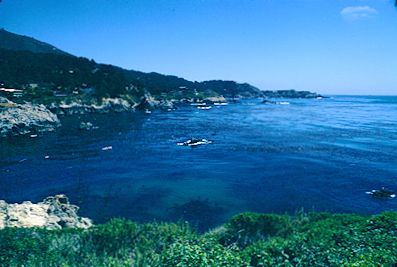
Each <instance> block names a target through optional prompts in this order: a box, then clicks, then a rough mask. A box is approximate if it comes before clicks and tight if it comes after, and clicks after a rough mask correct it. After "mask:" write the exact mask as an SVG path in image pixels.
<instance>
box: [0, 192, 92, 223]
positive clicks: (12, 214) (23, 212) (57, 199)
mask: <svg viewBox="0 0 397 267" xmlns="http://www.w3.org/2000/svg"><path fill="white" fill-rule="evenodd" d="M78 210H79V207H77V206H75V205H72V204H70V203H69V199H68V198H67V197H66V196H65V195H55V196H51V197H47V198H45V199H44V200H43V201H42V202H38V203H32V202H30V201H25V202H22V203H20V204H18V203H14V204H8V203H7V202H5V201H4V200H0V229H3V228H6V227H26V228H29V227H41V228H46V229H51V230H54V229H62V228H83V229H87V228H89V227H91V226H92V225H93V224H92V221H91V220H90V219H88V218H84V217H79V216H78V215H77V212H78Z"/></svg>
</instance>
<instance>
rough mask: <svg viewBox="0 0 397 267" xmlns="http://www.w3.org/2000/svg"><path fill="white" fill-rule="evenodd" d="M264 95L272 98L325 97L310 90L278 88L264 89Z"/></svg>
mask: <svg viewBox="0 0 397 267" xmlns="http://www.w3.org/2000/svg"><path fill="white" fill-rule="evenodd" d="M262 94H263V96H265V97H270V98H323V97H324V96H322V95H319V94H317V93H313V92H309V91H296V90H278V91H263V92H262Z"/></svg>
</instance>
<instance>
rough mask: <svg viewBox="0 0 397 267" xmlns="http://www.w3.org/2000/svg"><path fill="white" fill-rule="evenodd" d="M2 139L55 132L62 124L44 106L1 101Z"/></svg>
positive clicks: (0, 125)
mask: <svg viewBox="0 0 397 267" xmlns="http://www.w3.org/2000/svg"><path fill="white" fill-rule="evenodd" d="M0 103H1V104H0V137H7V136H16V135H25V134H30V133H37V132H45V131H54V130H55V128H57V127H59V126H60V125H61V124H60V122H59V119H58V117H57V116H56V115H55V114H53V113H52V112H51V111H49V110H48V109H47V108H46V107H45V106H44V105H34V104H30V103H26V104H16V103H13V102H11V101H9V100H7V99H5V98H1V99H0Z"/></svg>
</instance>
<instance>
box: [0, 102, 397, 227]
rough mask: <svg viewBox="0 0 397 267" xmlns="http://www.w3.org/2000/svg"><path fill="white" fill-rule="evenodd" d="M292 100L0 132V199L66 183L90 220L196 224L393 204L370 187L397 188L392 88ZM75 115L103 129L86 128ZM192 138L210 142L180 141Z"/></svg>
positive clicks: (64, 188)
mask: <svg viewBox="0 0 397 267" xmlns="http://www.w3.org/2000/svg"><path fill="white" fill-rule="evenodd" d="M288 101H289V102H290V104H289V105H268V104H261V102H260V101H259V100H246V101H243V102H241V103H237V104H230V105H228V106H216V107H213V108H212V109H211V110H198V109H196V108H195V107H192V106H184V107H180V108H179V109H178V110H176V111H172V112H161V111H155V112H153V113H151V114H145V113H139V112H138V113H125V114H102V115H99V114H96V115H84V116H80V117H78V116H74V117H64V118H62V123H63V127H62V128H61V129H59V131H57V132H55V133H47V134H44V135H42V136H39V137H38V138H26V137H18V138H12V139H9V140H2V141H0V142H1V143H0V145H1V150H0V199H5V200H7V201H9V202H20V201H23V200H32V201H39V200H41V199H43V198H44V197H46V196H48V195H54V194H58V193H65V194H67V195H68V196H69V198H70V200H71V202H73V203H76V204H77V205H79V206H80V207H81V210H80V213H81V214H82V215H84V216H88V217H91V218H93V219H94V220H95V221H96V222H104V221H106V220H108V219H109V218H111V217H127V218H131V219H134V220H137V221H152V220H166V221H176V220H189V221H191V222H192V223H194V224H197V225H198V227H199V228H200V229H205V228H208V227H213V226H215V225H217V224H220V223H222V222H224V221H225V220H227V218H229V217H230V216H232V215H234V214H236V213H239V212H242V211H256V212H275V213H286V212H288V213H294V212H295V211H296V210H298V209H300V208H304V209H305V210H316V211H331V212H354V213H361V214H371V213H377V212H380V211H384V210H396V208H397V199H396V200H393V199H392V200H375V199H373V198H371V197H370V196H368V195H366V194H365V192H366V191H369V190H371V189H379V188H380V187H381V186H386V187H388V188H390V189H393V190H397V157H396V156H397V97H374V96H370V97H369V96H360V97H358V96H334V97H331V98H327V99H322V100H302V99H298V100H288ZM81 121H91V122H93V123H94V124H95V125H97V126H99V129H97V130H92V131H81V130H79V129H78V125H79V122H81ZM191 137H196V138H206V139H209V140H212V141H213V143H212V144H210V145H205V146H200V147H197V148H190V147H183V146H177V143H178V142H182V141H185V140H187V139H189V138H191ZM106 146H112V148H113V149H112V150H107V151H103V150H102V148H103V147H106ZM46 156H48V157H49V158H47V159H46V158H45V157H46Z"/></svg>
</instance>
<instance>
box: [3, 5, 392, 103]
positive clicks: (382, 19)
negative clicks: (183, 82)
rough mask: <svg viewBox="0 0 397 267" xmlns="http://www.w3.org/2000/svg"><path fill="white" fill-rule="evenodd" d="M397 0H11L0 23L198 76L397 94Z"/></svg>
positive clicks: (143, 66) (266, 85) (106, 58)
mask: <svg viewBox="0 0 397 267" xmlns="http://www.w3.org/2000/svg"><path fill="white" fill-rule="evenodd" d="M392 2H393V1H392V0H64V1H57V0H3V1H2V3H1V4H0V27H4V28H5V29H7V30H9V31H12V32H15V33H19V34H24V35H28V36H33V37H35V38H36V39H39V40H42V41H45V42H48V43H51V44H53V45H55V46H57V47H59V48H60V49H63V50H65V51H68V52H70V53H72V54H75V55H78V56H84V57H88V58H94V59H95V60H96V61H97V62H103V63H109V64H114V65H118V66H121V67H125V68H128V69H136V70H141V71H146V72H150V71H156V72H160V73H164V74H174V75H178V76H182V77H184V78H187V79H190V80H198V81H201V80H208V79H229V80H236V81H240V82H249V83H251V84H253V85H255V86H258V87H259V88H261V89H263V90H265V89H289V88H296V89H302V90H303V89H308V90H313V91H318V92H321V93H325V94H394V95H397V49H396V48H397V9H396V8H395V7H394V6H393V4H392Z"/></svg>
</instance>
